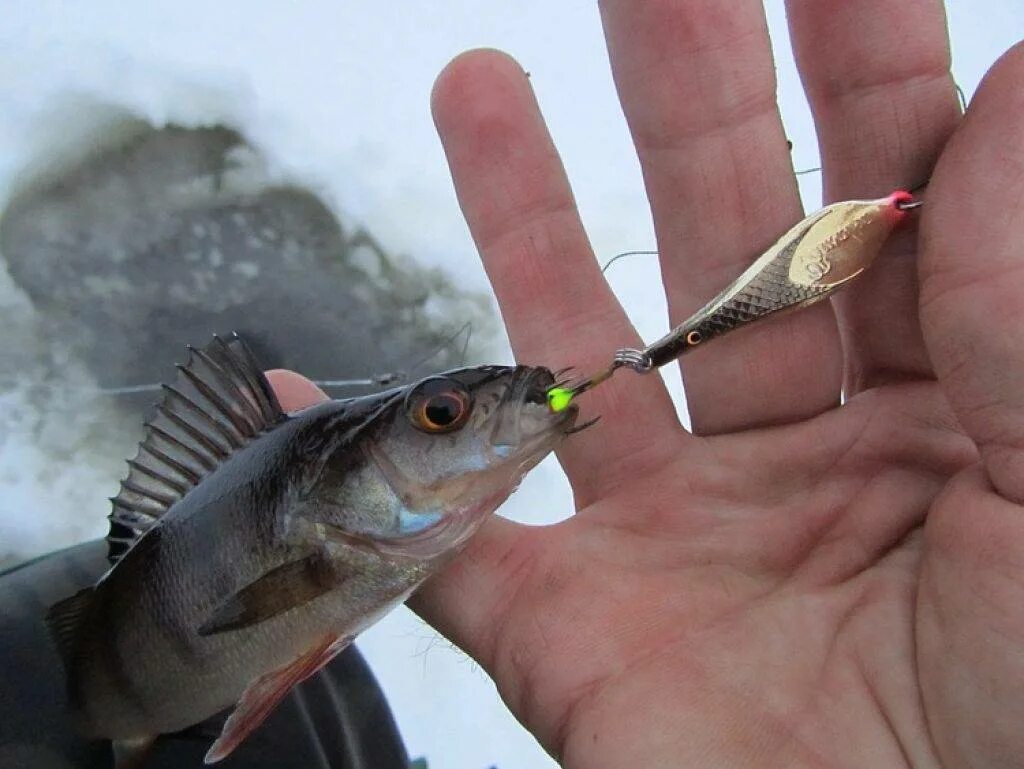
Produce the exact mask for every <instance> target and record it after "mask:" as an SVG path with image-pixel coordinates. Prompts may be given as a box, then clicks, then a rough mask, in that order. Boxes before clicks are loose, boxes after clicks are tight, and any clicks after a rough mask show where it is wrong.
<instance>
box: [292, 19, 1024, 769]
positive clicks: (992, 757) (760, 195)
mask: <svg viewBox="0 0 1024 769" xmlns="http://www.w3.org/2000/svg"><path fill="white" fill-rule="evenodd" d="M788 5H789V14H790V21H791V27H792V35H793V39H794V43H795V46H796V51H797V58H798V61H799V63H800V65H801V70H802V73H803V79H804V83H805V86H806V90H807V93H808V96H809V98H810V101H811V105H812V107H813V110H814V114H815V118H816V122H817V127H818V131H819V136H820V140H821V147H822V156H823V164H824V173H825V186H826V190H827V194H828V197H829V198H830V199H841V198H848V197H868V196H879V195H883V194H886V193H888V192H890V191H891V190H892V189H893V188H895V187H898V186H913V185H914V184H915V183H918V182H920V181H921V180H923V179H925V178H927V177H928V175H929V174H930V173H931V170H932V168H933V166H934V165H935V163H936V161H937V160H938V168H937V170H936V171H935V174H934V176H933V180H932V183H931V185H930V187H929V189H928V192H927V195H926V198H927V205H926V207H925V208H924V209H923V216H922V223H921V228H922V231H921V232H920V234H918V233H917V232H915V231H911V229H912V228H910V229H908V230H907V231H905V232H903V233H902V235H900V236H899V237H898V238H897V240H896V242H894V243H893V244H892V247H891V248H889V249H888V250H887V251H886V252H885V253H883V255H882V257H881V258H880V260H879V262H878V263H877V264H876V266H875V267H874V268H873V270H872V271H871V272H870V273H869V274H868V275H867V276H865V278H864V279H863V280H862V281H861V282H860V283H859V284H857V285H855V286H853V287H852V288H851V289H850V290H848V291H847V292H845V293H844V294H843V295H842V296H841V297H839V298H837V300H836V301H835V302H833V303H832V304H831V305H828V304H825V305H819V306H817V307H815V308H812V309H811V310H808V311H806V312H802V313H798V314H796V315H792V316H789V317H788V318H784V319H779V320H774V321H771V322H767V323H764V324H759V325H760V327H754V328H752V329H747V330H742V331H738V332H737V333H736V334H734V335H732V336H730V337H727V338H725V339H723V340H721V341H719V342H715V344H713V345H711V346H710V347H709V348H707V349H703V350H700V351H698V352H696V353H694V354H693V355H692V356H689V357H688V358H687V360H686V363H685V366H684V379H685V383H686V388H687V395H688V403H689V407H690V410H691V414H692V421H693V425H694V433H693V434H691V433H688V432H686V431H684V430H683V429H682V428H681V427H680V425H679V424H678V421H677V419H676V416H675V412H674V409H673V407H672V404H671V403H670V400H669V398H668V396H667V394H666V393H665V391H664V389H663V388H662V385H661V382H660V380H659V378H658V377H656V376H648V377H637V376H634V375H630V374H620V375H619V376H618V377H616V378H615V379H614V380H612V382H611V383H609V384H608V385H606V386H603V387H602V388H599V389H598V390H595V391H594V393H593V394H591V395H587V396H586V398H585V399H584V401H583V403H584V411H585V413H588V412H592V413H599V414H601V415H602V416H603V420H602V422H601V423H600V425H599V426H597V427H595V428H593V429H591V430H588V431H585V432H584V433H581V434H579V435H577V436H573V437H572V438H571V439H569V440H568V441H567V442H566V444H565V446H564V448H563V449H562V450H561V452H560V454H559V458H560V460H561V461H562V464H563V466H564V467H565V469H566V471H567V473H568V475H569V478H570V480H571V482H572V486H573V489H574V492H575V495H576V502H577V507H578V513H577V515H576V516H575V517H574V518H572V519H571V520H568V521H566V522H564V523H561V524H559V525H556V526H551V527H545V528H527V527H523V526H519V525H516V524H513V523H511V522H508V521H503V520H501V519H495V520H493V521H489V522H488V524H487V525H486V526H485V527H484V528H483V529H482V531H481V533H480V535H479V536H478V537H477V538H476V539H475V540H474V541H473V543H472V544H471V546H470V547H469V549H468V550H467V551H466V553H465V554H464V555H463V556H462V557H460V558H459V559H458V560H457V561H456V562H455V563H454V564H453V566H452V567H451V568H450V569H449V570H447V571H446V572H445V573H443V574H442V575H440V576H439V577H438V578H436V579H435V580H433V581H432V582H431V583H429V584H428V585H427V587H426V588H425V589H424V590H423V591H422V592H421V594H420V595H419V596H418V597H417V598H416V602H415V605H416V607H417V609H418V610H419V611H421V612H423V613H424V614H425V616H427V617H428V618H429V619H430V620H431V621H432V622H433V623H434V624H436V625H437V626H438V627H439V628H440V629H441V630H442V631H443V632H445V633H446V634H448V635H449V636H450V637H452V638H453V639H454V640H455V641H456V642H457V643H459V644H460V645H461V646H463V647H464V648H465V649H467V650H468V651H469V652H470V653H471V654H472V655H473V656H474V657H476V658H477V659H478V660H479V661H480V662H481V663H482V664H483V666H484V667H485V668H486V669H487V670H488V671H489V672H490V673H491V674H492V675H493V676H494V678H495V680H496V681H497V683H498V686H499V688H500V691H501V693H502V695H503V696H504V698H505V700H506V701H507V703H508V704H509V706H510V708H511V709H512V710H513V712H514V713H515V714H516V715H517V716H518V717H519V718H520V719H521V720H522V721H523V723H524V724H525V725H526V726H527V727H528V728H529V729H530V730H531V731H533V733H534V734H535V735H536V736H537V738H538V739H539V740H540V741H541V742H542V743H543V744H544V745H545V746H546V747H547V748H548V749H549V750H550V751H551V752H552V753H553V754H554V755H555V756H557V757H558V758H559V760H560V761H561V762H562V763H563V764H564V765H565V766H567V767H578V768H579V769H583V768H584V767H585V768H586V769H601V768H602V767H609V768H610V769H611V768H614V769H621V768H622V767H645V768H650V767H691V766H692V767H701V768H702V769H708V768H709V767H718V766H723V767H724V766H729V767H738V766H743V767H776V766H778V767H810V766H814V767H819V766H820V767H826V766H827V767H899V766H913V767H937V766H946V767H975V766H978V767H981V766H998V767H1008V766H1017V765H1019V766H1024V651H1022V650H1024V508H1021V507H1019V506H1018V503H1020V502H1022V501H1024V269H1022V265H1024V218H1022V211H1024V206H1022V203H1024V128H1022V126H1024V89H1022V88H1021V87H1020V83H1022V82H1024V48H1021V47H1018V48H1016V49H1015V50H1014V51H1012V52H1011V53H1010V54H1008V55H1007V56H1005V57H1004V59H1003V60H1002V61H1001V62H1000V63H999V64H998V65H997V66H996V67H995V69H994V71H993V72H992V73H990V75H989V77H988V79H987V81H986V83H985V84H984V85H983V87H982V89H981V92H980V93H979V95H978V97H977V99H976V100H975V104H973V105H972V107H971V109H970V110H969V113H968V116H967V118H966V119H965V120H964V121H963V124H962V125H959V124H960V121H961V117H960V113H959V109H958V105H957V100H956V96H955V92H954V87H953V83H952V80H951V78H950V75H949V61H948V56H949V54H948V47H947V46H948V43H947V39H946V31H945V24H944V17H943V10H942V4H941V2H940V1H939V0H900V2H896V3H893V2H888V1H886V0H835V2H821V1H820V0H791V1H790V2H789V4H788ZM602 14H603V18H604V23H605V29H606V34H607V38H608V43H609V50H610V54H611V61H612V66H613V70H614V73H615V77H616V82H617V85H618V89H619V93H620V97H621V100H622V104H623V107H624V109H625V113H626V116H627V119H628V121H629V124H630V127H631V130H632V133H633V136H634V140H635V144H636V147H637V151H638V153H639V157H640V161H641V164H642V167H643V171H644V176H645V180H646V185H647V190H648V194H649V197H650V201H651V205H652V210H653V215H654V220H655V226H656V231H657V235H658V245H659V249H660V253H661V264H662V271H663V276H664V283H665V290H666V291H667V295H668V299H669V304H670V307H671V311H672V314H673V319H674V320H676V321H678V320H680V319H681V318H682V317H684V316H686V315H688V314H689V313H690V312H692V311H693V310H694V309H696V308H697V307H698V306H699V305H700V304H702V303H703V301H704V300H706V299H707V298H708V297H710V296H711V295H713V294H714V293H715V292H716V291H717V290H718V289H719V288H721V287H722V286H723V285H725V284H726V283H727V282H728V281H729V280H730V279H731V278H733V277H735V276H736V275H737V274H739V272H740V271H741V270H742V268H743V267H744V266H745V264H746V263H748V262H749V260H751V259H752V258H753V257H754V256H755V255H756V254H757V252H758V251H759V250H760V249H762V248H764V247H765V246H767V245H768V244H769V243H770V242H771V241H772V240H773V239H774V238H775V237H776V236H777V235H778V234H780V233H781V232H783V231H784V230H786V229H787V228H788V227H789V225H791V224H792V223H793V222H794V221H796V220H797V219H798V218H799V217H800V215H801V212H800V207H799V200H798V195H797V188H796V184H795V181H794V176H793V171H792V167H791V163H790V157H789V151H788V149H787V145H786V140H785V136H784V134H783V129H782V126H781V123H780V121H779V115H778V111H777V107H776V105H775V100H774V99H775V95H774V70H773V65H772V61H771V52H770V46H769V41H768V38H767V32H766V25H765V20H764V15H763V12H762V9H761V6H760V3H758V2H754V1H753V0H736V1H735V2H729V3H720V2H715V1H714V0H685V1H684V0H674V1H673V0H654V1H653V2H644V3H630V2H624V1H623V2H618V1H616V2H612V1H611V0H609V1H608V2H605V3H604V4H603V6H602ZM434 110H435V117H436V120H437V123H438V126H439V130H440V132H441V135H442V139H443V141H444V144H445V148H446V151H447V153H448V156H449V161H450V163H451V166H452V171H453V175H454V178H455V181H456V186H457V188H458V192H459V196H460V200H461V202H462V206H463V209H464V211H465V214H466V217H467V219H468V221H469V224H470V227H471V229H472V231H473V234H474V236H475V238H476V241H477V244H478V246H479V248H480V251H481V253H482V255H483V258H484V261H485V265H486V268H487V270H488V273H489V275H490V278H491V280H492V282H493V284H494V286H495V290H496V291H497V294H498V298H499V300H500V303H501V308H502V312H503V315H504V318H505V321H506V323H507V326H508V329H509V333H510V336H511V339H512V343H513V345H514V347H515V349H516V352H517V356H518V357H519V359H520V360H523V361H525V362H529V363H538V364H546V365H549V366H552V367H559V366H562V365H568V364H573V365H576V366H578V367H581V368H582V369H584V370H586V369H588V368H591V367H593V368H596V367H597V366H599V365H601V364H603V363H606V362H607V356H608V354H609V352H610V350H611V349H613V348H615V347H618V346H624V345H630V344H635V343H636V342H638V341H639V340H637V339H636V338H635V334H634V332H633V331H632V330H631V328H630V326H629V324H628V321H627V320H626V318H625V316H624V314H623V312H622V310H621V308H620V307H619V306H618V304H617V303H616V301H615V299H614V297H613V296H612V294H611V292H610V290H609V288H608V286H607V285H606V284H605V282H604V280H603V278H602V276H601V274H600V272H599V270H598V268H597V266H596V262H595V260H594V258H593V255H592V253H591V251H590V249H589V245H588V243H587V239H586V236H585V234H584V232H583V229H582V227H581V224H580V221H579V217H578V214H577V212H576V209H575V206H574V203H573V199H572V195H571V193H570V190H569V188H568V185H567V182H566V179H565V176H564V173H563V170H562V168H561V165H560V162H559V160H558V157H557V154H556V152H555V149H554V148H553V146H552V144H551V141H550V138H549V136H548V134H547V132H546V129H545V127H544V124H543V121H542V119H541V117H540V114H539V112H538V109H537V105H536V103H535V101H534V98H533V96H532V93H531V91H530V87H529V83H528V80H527V77H526V75H525V74H524V72H523V71H522V69H521V68H520V67H519V66H518V65H517V64H516V63H515V62H513V61H512V60H511V59H508V58H507V57H505V56H503V55H501V54H498V53H495V52H473V53H469V54H466V55H464V56H462V57H460V58H459V59H457V60H456V61H455V62H453V63H452V64H451V65H450V66H449V68H448V69H447V70H446V71H445V72H444V73H443V74H442V76H441V78H440V79H439V81H438V84H437V86H436V89H435V94H434ZM954 131H955V132H956V135H955V136H954V137H953V138H952V140H950V136H951V134H953V133H954ZM947 141H948V144H947ZM940 153H941V159H940ZM552 328H557V329H560V330H561V332H560V333H559V334H552V333H550V329H552ZM279 383H280V385H281V386H283V387H284V388H285V389H287V387H288V383H287V382H284V381H283V380H279ZM291 385H292V386H297V385H296V384H295V382H292V383H291ZM841 387H842V388H844V391H845V393H846V394H847V402H846V403H845V404H844V405H842V406H839V405H838V403H839V399H840V390H841ZM300 389H301V388H300Z"/></svg>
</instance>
